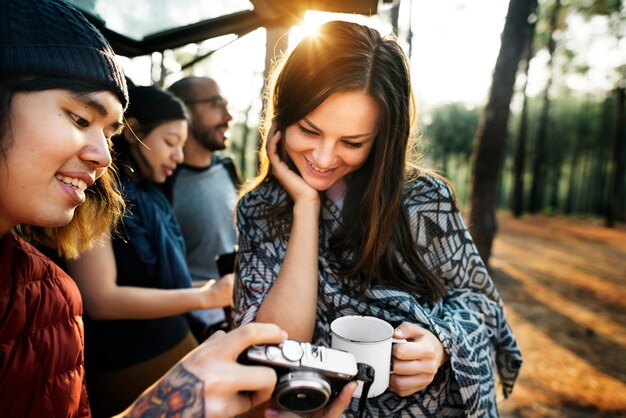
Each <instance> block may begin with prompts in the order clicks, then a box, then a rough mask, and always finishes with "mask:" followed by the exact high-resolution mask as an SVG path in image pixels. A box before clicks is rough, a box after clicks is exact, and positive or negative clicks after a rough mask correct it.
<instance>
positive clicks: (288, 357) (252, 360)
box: [240, 340, 374, 412]
mask: <svg viewBox="0 0 626 418" xmlns="http://www.w3.org/2000/svg"><path fill="white" fill-rule="evenodd" d="M240 361H241V362H242V363H244V364H260V365H265V366H270V367H272V368H273V369H275V370H276V374H277V375H278V382H277V383H276V388H275V389H274V394H273V396H274V399H275V401H276V403H277V404H278V405H279V406H280V407H281V408H283V409H286V410H289V411H293V412H313V411H316V410H318V409H320V408H322V407H323V406H324V405H326V404H327V403H328V402H329V401H330V400H331V399H333V398H335V397H336V396H337V395H338V394H339V392H341V389H343V387H344V386H345V385H346V384H347V383H348V382H350V381H351V380H356V379H359V380H365V381H367V380H371V381H373V380H374V378H373V369H372V368H371V367H369V366H367V365H362V364H358V365H357V362H356V360H355V359H354V356H353V355H352V354H350V353H347V352H345V351H340V350H334V349H332V348H328V347H323V346H316V345H312V344H309V343H303V342H299V341H294V340H286V341H285V342H283V343H282V344H279V345H257V346H252V347H249V348H248V349H247V350H246V351H245V352H244V353H243V355H242V357H241V358H240ZM364 368H367V371H365V372H364V371H363V369H364ZM364 373H365V374H366V377H365V378H363V377H361V375H363V374H364Z"/></svg>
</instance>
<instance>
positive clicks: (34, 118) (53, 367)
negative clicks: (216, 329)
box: [0, 0, 355, 418]
mask: <svg viewBox="0 0 626 418" xmlns="http://www.w3.org/2000/svg"><path fill="white" fill-rule="evenodd" d="M127 103H128V95H127V89H126V83H125V80H124V77H123V74H122V70H121V68H120V66H119V64H118V63H117V62H116V59H115V55H114V53H113V51H112V49H111V47H110V46H109V44H108V43H107V41H106V40H105V39H104V37H103V36H102V35H101V34H100V33H99V32H98V31H97V30H96V29H95V28H94V27H93V26H92V25H91V24H89V23H88V22H87V20H86V19H85V18H84V16H83V15H82V14H81V13H80V12H79V11H77V10H76V9H75V8H73V7H72V6H70V5H68V4H67V3H65V2H63V1H62V0H0V415H1V416H3V417H11V418H19V417H33V418H43V417H55V418H56V417H59V418H60V417H90V416H91V411H90V407H89V403H88V398H87V390H86V385H85V373H84V367H83V359H84V347H83V341H84V334H83V322H82V311H83V305H82V299H81V295H80V293H79V291H78V288H77V287H76V284H75V283H74V282H73V281H72V279H71V278H70V277H69V276H68V275H67V274H66V273H65V272H64V271H63V270H61V268H59V267H58V266H57V265H55V264H54V263H53V262H52V261H51V260H50V259H48V258H47V257H45V256H44V255H43V254H42V253H41V252H39V251H38V250H37V249H36V248H35V247H34V246H33V245H32V243H33V242H38V243H41V244H43V245H46V246H48V247H50V248H52V249H53V250H54V251H56V252H57V253H58V254H59V255H60V256H62V257H67V258H75V257H78V256H79V255H80V253H81V252H83V251H88V250H89V248H90V247H91V246H92V245H93V244H94V243H95V242H97V240H98V238H99V237H101V236H102V235H103V234H106V233H110V231H111V229H112V226H113V225H114V222H115V221H117V220H119V217H120V216H121V214H122V211H123V200H122V196H121V194H120V191H119V189H118V187H117V186H116V181H115V178H114V176H113V173H112V171H111V170H108V169H107V168H108V167H109V166H110V164H111V152H110V149H109V144H110V140H111V136H113V135H115V134H116V133H117V132H118V131H119V129H120V128H121V126H122V120H123V119H122V114H123V110H124V109H125V108H126V106H127ZM29 241H30V242H29ZM92 268H93V269H99V268H101V266H97V265H94V266H93V267H92ZM182 296H183V297H184V296H185V295H182ZM152 299H153V300H154V303H160V301H159V300H155V299H158V297H156V296H155V297H154V298H152ZM284 339H285V334H284V333H283V332H282V331H281V330H280V328H279V327H277V326H276V325H270V324H248V325H244V326H243V327H241V328H238V329H237V330H234V331H232V332H230V333H228V334H224V333H221V332H220V333H218V335H216V336H215V337H213V338H211V339H210V340H209V341H207V342H205V343H204V344H203V345H201V346H200V347H198V348H197V349H195V350H194V351H192V352H191V353H189V354H188V355H187V356H186V357H185V358H184V359H183V360H182V361H181V362H179V363H178V364H177V365H176V366H174V368H172V369H171V370H170V371H168V372H167V373H166V374H165V375H164V376H163V377H162V378H161V379H159V380H158V381H157V382H156V383H155V384H154V385H153V386H152V387H150V388H149V389H148V390H146V392H144V393H143V394H142V395H141V396H140V397H139V399H137V401H135V403H133V404H132V405H130V406H129V408H128V409H127V410H126V411H125V412H124V413H123V414H122V415H123V416H137V417H138V416H166V415H167V416H173V415H176V416H181V417H186V416H197V417H227V416H236V415H238V414H241V413H243V412H245V411H246V410H248V409H249V408H251V407H254V406H256V405H259V404H261V403H263V402H265V401H266V400H268V399H269V397H270V396H271V394H272V390H273V388H274V385H275V383H276V373H275V372H274V371H273V370H272V369H270V368H268V367H260V366H255V367H251V366H244V365H241V364H238V363H237V361H236V360H237V357H238V355H239V354H240V353H241V352H242V351H243V350H245V349H246V348H247V347H249V346H251V345H253V344H278V343H280V342H281V341H284ZM87 349H88V348H87ZM129 349H130V348H129ZM354 386H355V385H347V386H346V388H347V389H348V390H344V392H342V396H341V397H340V398H339V399H340V402H339V403H337V402H335V403H333V404H332V408H333V409H332V410H331V411H330V413H331V415H328V416H339V414H340V412H341V411H342V410H343V409H344V408H345V406H346V405H347V404H348V403H349V401H350V396H351V393H352V392H351V391H350V390H354ZM273 415H274V416H278V415H277V414H276V413H274V414H273Z"/></svg>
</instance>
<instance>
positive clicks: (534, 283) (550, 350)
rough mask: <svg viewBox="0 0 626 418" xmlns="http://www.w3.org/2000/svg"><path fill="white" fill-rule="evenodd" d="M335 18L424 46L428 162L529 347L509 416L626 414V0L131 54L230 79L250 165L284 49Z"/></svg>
mask: <svg viewBox="0 0 626 418" xmlns="http://www.w3.org/2000/svg"><path fill="white" fill-rule="evenodd" d="M77 1H78V0H77ZM153 1H154V2H159V1H160V0H153ZM189 1H191V0H179V2H178V3H177V4H176V5H172V4H171V3H166V2H163V7H162V8H160V9H159V8H152V10H157V11H156V12H155V13H172V14H175V13H177V12H178V11H179V10H178V9H176V8H180V5H181V2H182V3H189ZM101 3H102V2H101ZM168 7H173V9H172V10H167V8H168ZM136 11H137V10H136ZM114 12H115V11H114ZM148 12H149V11H148ZM155 17H156V16H155ZM332 19H346V20H355V21H359V22H361V23H365V24H369V25H371V26H373V27H376V28H378V29H379V30H381V31H382V32H383V33H395V34H396V36H397V37H398V39H399V41H400V42H401V44H402V45H403V47H404V48H405V50H406V51H407V54H408V55H409V56H410V59H411V66H412V74H413V78H414V85H415V96H416V98H417V104H418V112H419V115H420V122H421V139H422V141H421V142H422V148H421V149H420V151H423V152H424V154H425V158H424V160H423V162H424V163H425V164H426V165H427V166H429V167H431V168H434V169H436V170H438V171H440V172H441V173H442V174H444V175H445V176H446V177H448V178H449V179H450V180H451V182H452V184H453V186H454V188H455V191H456V194H457V197H458V199H459V203H460V206H461V207H462V209H463V211H464V213H465V214H466V221H467V222H468V224H469V227H470V231H471V232H472V236H473V237H474V239H475V241H476V243H477V246H478V248H479V251H480V252H481V255H482V256H483V258H484V259H485V260H486V261H487V262H488V263H489V265H490V271H491V273H492V275H493V277H494V280H495V281H496V284H497V286H498V288H499V289H500V290H501V293H502V295H503V299H504V301H505V311H506V313H507V316H508V317H509V319H510V321H511V323H512V325H513V330H514V332H515V334H516V336H517V338H518V340H519V341H520V344H521V347H522V351H523V354H524V358H525V359H526V363H525V365H524V367H523V368H522V374H521V376H520V381H519V383H518V386H517V388H516V390H515V391H514V394H513V397H512V399H511V401H509V402H507V403H504V406H503V408H502V411H503V414H504V415H505V416H510V417H612V416H615V417H618V416H620V417H622V416H626V356H624V352H625V351H626V302H625V301H626V226H625V225H624V221H625V209H626V208H625V204H624V196H625V194H626V193H625V192H626V178H625V176H626V170H625V160H626V146H625V143H626V133H625V129H624V117H625V110H624V101H625V94H624V91H625V90H624V89H625V80H626V38H625V36H624V35H626V5H625V2H624V1H623V0H540V1H537V0H510V1H507V0H484V1H476V0H474V1H471V0H395V1H391V2H388V3H387V4H386V5H385V6H384V7H381V8H380V10H379V13H378V14H376V15H373V16H360V15H333V14H324V13H318V12H310V13H309V12H307V14H306V15H305V20H304V21H303V22H302V24H301V25H298V26H295V27H288V28H287V27H286V28H274V29H272V30H267V31H266V30H265V29H259V30H257V31H254V32H252V33H250V34H248V35H246V36H244V37H241V38H239V39H237V38H236V37H229V36H225V37H221V38H217V39H211V40H207V41H204V42H201V43H198V44H192V45H187V46H185V47H181V48H178V49H175V50H165V51H162V52H160V53H154V54H152V55H151V56H146V57H138V58H133V59H125V58H123V57H122V60H123V61H124V67H125V71H126V72H127V74H128V75H129V76H130V77H131V79H133V81H135V82H136V83H138V84H157V85H161V86H168V85H169V84H171V83H173V82H174V81H176V80H177V79H179V78H181V77H183V76H185V75H191V74H194V75H206V76H210V77H213V78H215V79H217V80H218V82H219V83H220V84H221V85H222V87H223V89H224V92H225V95H226V96H227V98H228V100H229V101H230V103H231V113H232V114H233V116H234V121H233V124H232V128H231V140H230V145H229V148H228V150H227V152H229V153H231V154H233V155H234V156H235V159H236V161H237V162H238V165H239V167H240V168H241V170H242V172H243V173H244V174H245V176H246V177H250V176H253V175H254V174H255V170H256V160H255V158H256V151H257V148H258V143H259V138H258V131H257V126H258V123H259V118H260V115H261V108H262V88H263V85H264V80H265V77H266V75H267V72H266V70H267V68H268V67H269V63H270V62H271V61H272V60H273V59H275V58H276V57H277V56H279V55H280V54H281V53H283V52H285V51H288V50H289V48H290V47H291V46H293V44H295V43H296V42H297V40H298V39H299V38H300V37H302V36H304V34H306V33H308V32H310V31H314V29H315V26H316V25H319V24H320V23H322V22H323V21H327V20H332ZM477 35H480V36H477ZM465 38H467V39H472V42H473V44H469V45H468V44H467V43H465V42H464V41H466V40H467V39H465ZM452 58H455V59H456V61H453V60H452ZM185 63H187V64H185ZM189 63H193V65H189ZM429 70H430V73H428V71H429ZM429 74H430V75H434V76H433V77H434V78H429ZM475 76H476V77H475Z"/></svg>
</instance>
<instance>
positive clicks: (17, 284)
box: [0, 232, 91, 418]
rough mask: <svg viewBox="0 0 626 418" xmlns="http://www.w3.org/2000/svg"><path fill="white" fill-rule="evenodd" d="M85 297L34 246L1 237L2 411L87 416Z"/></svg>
mask: <svg viewBox="0 0 626 418" xmlns="http://www.w3.org/2000/svg"><path fill="white" fill-rule="evenodd" d="M82 310H83V306H82V299H81V296H80V293H79V291H78V288H77V287H76V284H75V283H74V282H73V281H72V279H71V278H70V277H69V276H68V275H67V274H65V273H64V272H63V270H61V269H60V268H59V267H57V266H56V265H55V264H54V263H53V262H52V261H50V260H49V259H48V258H47V257H45V256H44V255H43V254H41V253H40V252H39V251H37V250H36V249H35V248H34V247H33V246H32V245H30V244H28V243H26V242H25V241H23V240H22V239H20V238H18V237H17V236H16V235H15V234H14V233H12V232H9V233H7V234H5V236H4V237H2V238H0V416H2V417H12V418H18V417H33V418H34V417H37V418H43V417H45V418H53V417H59V418H60V417H63V418H65V417H86V416H87V417H89V416H91V412H90V409H89V403H88V401H87V391H86V386H85V371H84V367H83V359H84V355H83V349H84V345H83V342H84V339H83V321H82V316H81V315H82Z"/></svg>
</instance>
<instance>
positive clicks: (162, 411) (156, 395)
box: [124, 364, 205, 418]
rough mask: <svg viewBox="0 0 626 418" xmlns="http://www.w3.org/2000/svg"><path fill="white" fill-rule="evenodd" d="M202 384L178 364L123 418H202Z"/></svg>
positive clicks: (138, 400) (203, 412)
mask: <svg viewBox="0 0 626 418" xmlns="http://www.w3.org/2000/svg"><path fill="white" fill-rule="evenodd" d="M203 395H204V383H203V382H202V380H200V379H198V377H197V376H196V375H194V374H192V373H191V372H189V371H188V370H187V369H185V368H184V367H183V366H182V365H181V364H178V365H177V366H176V367H174V368H173V369H172V370H171V371H170V373H168V374H167V375H166V376H165V378H163V380H161V381H160V382H159V383H158V384H157V385H155V386H153V387H152V388H150V390H149V391H147V392H145V393H144V394H143V395H142V396H141V397H140V398H139V399H137V401H136V402H135V403H134V404H133V405H132V406H131V407H130V408H129V409H128V410H127V411H126V414H125V415H124V416H125V417H127V418H148V417H150V418H153V417H158V418H187V417H204V416H205V411H204V396H203Z"/></svg>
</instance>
